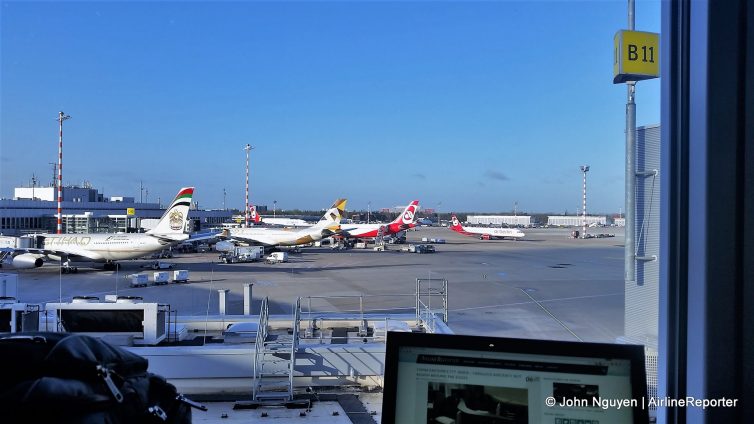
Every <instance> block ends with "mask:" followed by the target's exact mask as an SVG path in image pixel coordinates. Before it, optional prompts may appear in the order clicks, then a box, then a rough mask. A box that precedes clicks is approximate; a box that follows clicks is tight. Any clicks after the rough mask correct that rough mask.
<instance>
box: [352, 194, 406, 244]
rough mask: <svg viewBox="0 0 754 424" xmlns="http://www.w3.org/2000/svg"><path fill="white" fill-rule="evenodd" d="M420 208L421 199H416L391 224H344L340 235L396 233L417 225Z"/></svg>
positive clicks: (353, 236)
mask: <svg viewBox="0 0 754 424" xmlns="http://www.w3.org/2000/svg"><path fill="white" fill-rule="evenodd" d="M418 210H419V201H418V200H414V201H413V202H411V203H410V204H409V205H408V206H406V209H404V210H403V212H401V214H400V215H398V217H397V218H395V220H393V222H391V223H389V224H343V225H342V231H341V233H340V236H342V237H345V238H372V237H377V236H380V235H383V236H387V235H390V234H396V233H399V232H401V231H404V230H407V229H409V228H413V227H415V226H416V213H417V212H418ZM380 232H381V233H382V234H380Z"/></svg>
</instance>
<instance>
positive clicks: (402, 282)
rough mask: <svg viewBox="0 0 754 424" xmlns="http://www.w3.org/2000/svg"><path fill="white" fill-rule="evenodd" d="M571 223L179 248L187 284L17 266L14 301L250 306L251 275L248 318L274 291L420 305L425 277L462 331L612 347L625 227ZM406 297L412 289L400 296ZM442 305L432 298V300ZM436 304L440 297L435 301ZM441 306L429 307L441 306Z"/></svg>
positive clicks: (195, 311) (617, 329) (342, 308)
mask: <svg viewBox="0 0 754 424" xmlns="http://www.w3.org/2000/svg"><path fill="white" fill-rule="evenodd" d="M571 231H572V230H571V229H558V228H537V229H525V230H524V232H525V233H526V237H525V238H524V239H522V240H518V241H512V240H479V239H477V238H472V237H467V236H463V235H460V234H457V233H454V232H452V231H450V230H449V229H448V228H439V227H421V228H419V229H418V231H410V232H409V233H408V243H421V241H420V240H421V238H422V237H429V238H443V239H445V240H446V243H445V244H437V245H435V247H436V249H437V252H436V253H430V254H417V253H408V252H399V250H400V248H401V247H402V246H405V245H388V251H385V252H376V251H373V250H372V249H371V246H372V245H370V249H347V250H336V249H331V248H329V247H318V248H315V247H309V248H304V249H302V253H300V254H290V256H289V258H290V261H289V262H288V263H282V264H265V263H263V262H254V263H242V264H221V263H219V261H218V254H217V253H216V252H209V253H192V254H179V255H176V257H174V258H172V259H167V260H164V261H167V262H170V263H173V264H175V269H186V270H189V272H190V280H189V282H188V283H183V284H169V285H163V286H153V285H150V286H148V287H144V288H132V287H131V285H130V280H129V278H128V276H129V275H130V274H134V273H147V274H149V276H150V280H152V273H153V272H154V271H152V270H151V269H147V268H142V267H143V266H145V265H148V264H150V263H151V262H152V261H147V260H135V261H124V262H121V263H120V264H121V267H120V269H119V270H118V271H103V270H102V268H101V265H99V266H98V268H87V267H82V266H80V267H79V272H78V273H77V274H61V273H60V270H59V267H58V266H56V265H55V264H54V263H53V264H49V265H45V266H44V267H42V268H39V269H33V270H22V271H18V274H19V275H18V282H19V284H18V296H17V297H18V299H19V300H20V301H22V302H27V303H44V302H58V301H61V300H62V301H64V302H65V301H70V300H71V298H72V296H76V295H90V296H98V297H100V299H102V300H104V297H105V295H108V294H110V295H112V294H116V295H126V296H141V297H143V299H144V301H145V302H159V303H166V304H170V305H171V308H172V309H174V310H177V311H178V314H180V315H195V316H201V315H217V314H218V312H219V305H218V290H220V289H227V290H229V291H228V293H227V299H228V303H227V309H226V312H227V313H228V314H241V313H242V312H243V286H244V284H245V283H253V284H254V285H253V299H254V300H253V303H252V314H254V315H256V314H257V313H258V311H259V305H260V303H261V299H262V298H263V297H265V296H266V297H268V299H269V305H270V313H271V314H290V313H291V310H292V305H293V304H294V302H295V301H296V298H297V297H299V296H301V297H304V299H303V300H302V304H303V305H304V310H306V309H307V308H308V305H309V300H308V299H307V298H306V296H343V295H356V296H358V295H363V296H364V297H363V298H362V299H358V298H339V299H323V298H313V299H312V300H311V308H312V310H317V311H323V310H327V311H338V312H347V311H358V310H359V309H360V305H359V303H360V300H361V302H362V304H363V307H364V309H365V310H366V311H367V312H374V311H379V312H388V313H389V312H395V313H413V310H414V309H413V308H414V305H415V297H414V293H415V290H416V279H417V278H432V279H447V281H448V308H449V318H448V325H449V326H450V328H451V329H452V330H453V331H454V332H455V333H458V334H473V335H486V336H498V337H520V338H538V339H556V340H583V341H592V342H608V343H612V342H615V340H616V339H617V338H618V337H620V336H622V335H623V332H624V331H623V326H624V312H623V309H624V282H623V229H622V228H590V229H589V232H590V233H610V234H615V235H616V236H615V237H611V238H592V239H571V238H569V235H570V232H571ZM396 294H404V295H405V296H395V295H396ZM432 301H433V302H435V299H433V300H432ZM438 301H439V300H438ZM434 306H435V305H433V307H434Z"/></svg>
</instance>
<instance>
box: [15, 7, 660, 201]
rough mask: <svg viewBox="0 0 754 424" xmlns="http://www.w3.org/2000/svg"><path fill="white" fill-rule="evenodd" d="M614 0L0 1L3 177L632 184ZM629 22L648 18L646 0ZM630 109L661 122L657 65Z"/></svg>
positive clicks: (278, 183)
mask: <svg viewBox="0 0 754 424" xmlns="http://www.w3.org/2000/svg"><path fill="white" fill-rule="evenodd" d="M626 3H627V2H626V1H587V2H563V1H557V2H531V1H525V2H524V1H521V2H513V1H509V2H333V3H329V2H231V3H215V2H159V3H156V2H54V3H53V2H46V3H43V2H2V17H1V19H2V20H1V22H0V23H1V25H2V30H1V34H0V35H1V36H2V37H1V38H2V44H1V48H2V50H1V51H0V58H1V59H2V64H1V71H2V76H1V80H0V82H1V84H2V86H1V89H2V92H1V96H0V106H1V107H2V110H1V111H0V119H1V121H0V124H1V128H0V137H1V138H0V167H1V168H2V169H0V178H1V180H2V181H1V182H0V195H1V196H3V197H12V195H13V193H12V189H13V187H15V186H18V185H22V184H29V181H30V179H31V175H32V173H36V175H37V176H38V178H40V179H41V181H42V182H44V183H48V182H49V180H50V179H51V178H52V167H51V166H50V165H48V162H54V161H56V158H57V122H56V121H55V118H56V116H57V112H58V111H59V110H63V111H65V112H66V113H67V114H70V115H71V116H72V117H73V118H72V119H71V120H69V121H66V123H65V127H64V134H65V135H64V137H65V139H64V171H65V172H64V181H65V183H66V184H68V183H80V182H82V181H84V180H87V181H91V183H92V184H93V185H94V186H95V187H97V188H101V189H104V191H105V194H106V195H131V196H136V197H137V198H138V197H139V181H140V180H143V181H144V186H145V187H147V188H148V189H149V193H150V194H149V197H150V200H155V199H156V198H157V197H158V196H160V197H161V198H162V200H163V202H165V201H166V199H168V198H171V197H172V196H173V195H174V194H175V192H176V191H177V189H178V188H179V187H181V186H187V185H194V186H196V187H197V192H196V195H195V199H196V200H197V201H198V202H199V205H200V207H202V208H217V207H221V206H222V201H223V188H225V189H226V190H227V193H228V196H227V205H228V207H241V206H242V204H243V198H244V166H245V165H244V153H243V150H242V148H243V146H244V145H245V144H246V143H251V144H252V145H253V146H255V147H256V149H255V150H254V151H252V160H251V162H252V164H251V167H252V171H251V179H252V182H251V186H252V187H251V190H252V200H253V201H254V203H257V204H268V205H270V206H271V205H272V202H273V200H277V204H278V208H280V207H282V208H293V207H299V208H312V209H321V208H324V207H326V206H329V204H330V203H332V201H333V200H334V199H335V198H336V197H347V198H348V199H349V204H348V206H349V207H348V208H349V209H351V210H355V209H366V207H367V202H371V207H372V208H373V209H376V208H380V207H388V206H393V205H399V204H406V203H407V202H408V201H409V200H411V199H415V198H416V199H419V200H420V201H421V202H422V205H423V206H425V207H436V206H437V205H438V203H439V204H440V210H441V211H443V212H448V211H452V210H458V211H480V212H496V211H509V210H511V209H512V208H513V203H514V202H518V209H519V211H531V212H546V211H554V212H563V211H565V210H568V211H569V212H570V213H573V212H574V211H575V210H576V209H577V207H579V206H580V202H581V174H580V172H579V165H581V164H584V163H587V164H589V165H591V171H590V173H589V210H590V211H600V212H608V213H610V212H616V213H617V211H618V209H619V208H620V207H622V205H623V187H624V186H623V184H624V182H623V173H624V170H623V160H624V154H625V151H624V150H625V148H624V140H625V137H624V126H625V118H624V112H625V101H626V89H625V86H623V85H613V84H612V39H613V35H614V33H615V31H616V30H618V29H623V28H625V27H626ZM636 17H637V25H636V27H637V29H638V30H644V31H654V32H659V29H660V19H659V18H660V4H659V1H653V2H649V1H638V2H637V6H636ZM637 91H638V94H637V105H638V106H637V117H638V119H637V123H638V125H649V124H656V123H659V107H660V101H659V81H658V80H654V81H647V82H641V83H639V85H638V90H637Z"/></svg>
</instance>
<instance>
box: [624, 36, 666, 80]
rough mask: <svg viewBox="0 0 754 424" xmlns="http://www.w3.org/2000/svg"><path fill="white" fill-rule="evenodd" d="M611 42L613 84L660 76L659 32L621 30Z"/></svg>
mask: <svg viewBox="0 0 754 424" xmlns="http://www.w3.org/2000/svg"><path fill="white" fill-rule="evenodd" d="M613 43H614V48H613V84H621V83H624V82H629V81H641V80H646V79H652V78H657V77H659V76H660V34H657V33H654V32H642V31H627V30H621V31H618V32H616V33H615V37H614V38H613Z"/></svg>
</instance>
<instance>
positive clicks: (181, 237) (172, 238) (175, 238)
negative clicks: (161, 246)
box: [148, 234, 189, 243]
mask: <svg viewBox="0 0 754 424" xmlns="http://www.w3.org/2000/svg"><path fill="white" fill-rule="evenodd" d="M148 235H150V236H152V237H154V238H156V239H159V240H161V241H166V242H168V243H174V242H179V241H186V240H188V239H189V235H188V234H148Z"/></svg>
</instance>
